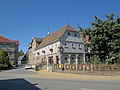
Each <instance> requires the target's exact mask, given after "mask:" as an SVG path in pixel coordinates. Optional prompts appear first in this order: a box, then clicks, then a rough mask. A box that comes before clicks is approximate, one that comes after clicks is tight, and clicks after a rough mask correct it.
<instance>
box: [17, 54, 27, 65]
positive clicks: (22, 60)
mask: <svg viewBox="0 0 120 90" xmlns="http://www.w3.org/2000/svg"><path fill="white" fill-rule="evenodd" d="M27 60H28V59H27V56H26V54H25V55H22V56H19V57H18V65H22V64H26V63H27Z"/></svg>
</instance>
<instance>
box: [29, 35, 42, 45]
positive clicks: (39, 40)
mask: <svg viewBox="0 0 120 90" xmlns="http://www.w3.org/2000/svg"><path fill="white" fill-rule="evenodd" d="M34 39H35V41H36V42H37V43H40V42H42V40H43V38H36V37H33V39H32V41H31V43H30V44H32V42H33V40H34Z"/></svg>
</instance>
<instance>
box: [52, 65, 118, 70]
mask: <svg viewBox="0 0 120 90" xmlns="http://www.w3.org/2000/svg"><path fill="white" fill-rule="evenodd" d="M62 67H64V69H65V70H85V71H120V65H107V64H98V65H93V64H64V65H63V64H54V65H53V69H61V68H62Z"/></svg>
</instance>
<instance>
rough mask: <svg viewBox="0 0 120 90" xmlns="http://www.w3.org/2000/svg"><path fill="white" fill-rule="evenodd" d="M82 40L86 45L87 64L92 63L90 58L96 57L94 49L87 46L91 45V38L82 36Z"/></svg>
mask: <svg viewBox="0 0 120 90" xmlns="http://www.w3.org/2000/svg"><path fill="white" fill-rule="evenodd" d="M82 39H83V41H84V45H85V60H86V63H90V57H91V56H93V55H94V53H93V52H92V49H91V48H90V47H88V46H87V44H89V43H90V36H89V35H84V36H82Z"/></svg>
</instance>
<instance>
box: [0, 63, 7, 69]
mask: <svg viewBox="0 0 120 90" xmlns="http://www.w3.org/2000/svg"><path fill="white" fill-rule="evenodd" d="M6 69H8V65H4V64H0V70H6Z"/></svg>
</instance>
